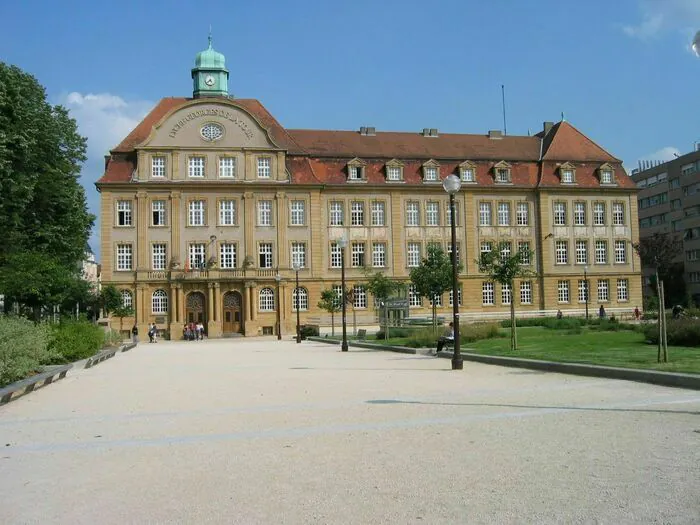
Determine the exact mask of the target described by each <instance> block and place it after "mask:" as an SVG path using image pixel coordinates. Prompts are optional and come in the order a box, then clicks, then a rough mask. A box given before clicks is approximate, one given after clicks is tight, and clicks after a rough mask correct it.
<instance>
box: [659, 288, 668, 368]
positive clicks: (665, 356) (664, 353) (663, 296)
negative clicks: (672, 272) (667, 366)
mask: <svg viewBox="0 0 700 525" xmlns="http://www.w3.org/2000/svg"><path fill="white" fill-rule="evenodd" d="M661 301H662V304H663V305H664V306H665V305H666V290H665V289H664V283H663V281H662V282H661ZM662 326H663V328H662V333H663V344H662V347H661V348H662V351H661V359H662V360H663V362H664V363H668V332H667V330H666V308H665V307H664V309H663V323H662Z"/></svg>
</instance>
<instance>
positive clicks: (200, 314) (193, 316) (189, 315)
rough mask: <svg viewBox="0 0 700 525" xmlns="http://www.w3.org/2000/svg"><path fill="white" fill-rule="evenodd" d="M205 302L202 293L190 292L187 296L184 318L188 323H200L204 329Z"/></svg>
mask: <svg viewBox="0 0 700 525" xmlns="http://www.w3.org/2000/svg"><path fill="white" fill-rule="evenodd" d="M206 311H207V309H206V302H205V299H204V294H203V293H202V292H192V293H191V294H189V295H188V296H187V303H186V312H185V318H186V319H187V322H188V323H202V324H203V325H204V328H205V329H206V327H207V323H206Z"/></svg>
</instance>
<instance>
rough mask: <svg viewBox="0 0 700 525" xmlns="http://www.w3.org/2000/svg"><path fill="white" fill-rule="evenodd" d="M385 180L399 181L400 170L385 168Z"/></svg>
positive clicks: (391, 167)
mask: <svg viewBox="0 0 700 525" xmlns="http://www.w3.org/2000/svg"><path fill="white" fill-rule="evenodd" d="M386 180H401V168H400V167H399V166H389V167H387V169H386Z"/></svg>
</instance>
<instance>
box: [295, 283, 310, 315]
mask: <svg viewBox="0 0 700 525" xmlns="http://www.w3.org/2000/svg"><path fill="white" fill-rule="evenodd" d="M297 294H299V311H300V312H304V311H306V310H308V309H309V291H308V290H307V289H306V288H304V287H303V286H300V287H299V288H296V287H295V288H294V289H293V290H292V312H296V311H297Z"/></svg>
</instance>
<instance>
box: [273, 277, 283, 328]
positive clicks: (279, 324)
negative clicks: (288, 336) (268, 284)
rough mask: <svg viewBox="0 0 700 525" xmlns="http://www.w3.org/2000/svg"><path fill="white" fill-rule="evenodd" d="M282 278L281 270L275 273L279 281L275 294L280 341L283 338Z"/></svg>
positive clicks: (276, 279)
mask: <svg viewBox="0 0 700 525" xmlns="http://www.w3.org/2000/svg"><path fill="white" fill-rule="evenodd" d="M281 280H282V276H281V275H280V273H279V271H278V272H277V275H275V281H276V282H277V292H276V293H275V295H276V296H277V340H278V341H279V340H280V339H282V322H281V320H280V310H281V309H282V301H281V300H280V281H281Z"/></svg>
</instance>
